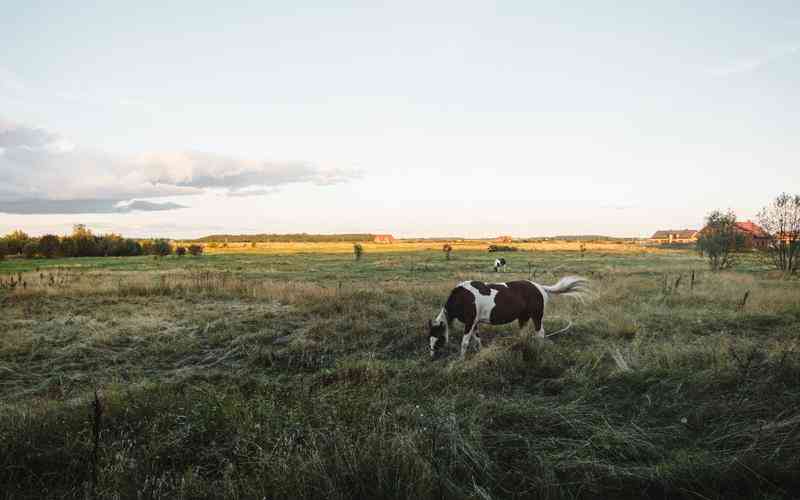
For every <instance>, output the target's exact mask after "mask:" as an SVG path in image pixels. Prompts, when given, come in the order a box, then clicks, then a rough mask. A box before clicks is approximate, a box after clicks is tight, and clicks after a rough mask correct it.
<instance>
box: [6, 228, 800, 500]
mask: <svg viewBox="0 0 800 500" xmlns="http://www.w3.org/2000/svg"><path fill="white" fill-rule="evenodd" d="M520 246H522V247H523V250H526V251H520V252H510V253H504V254H502V255H503V256H504V257H505V258H506V259H507V260H508V262H509V264H508V272H506V273H503V274H496V273H494V272H492V269H491V263H492V261H493V259H494V257H495V255H494V254H489V253H487V252H486V251H485V245H484V246H481V245H472V244H469V243H465V244H454V251H453V254H452V259H451V260H445V256H444V254H443V253H442V251H441V245H440V244H438V245H437V244H436V243H424V242H421V243H413V244H412V243H407V244H406V243H401V244H396V245H385V246H380V245H365V250H366V252H365V255H364V257H363V258H362V259H361V260H360V261H355V260H354V259H353V256H352V246H351V245H349V244H338V245H337V244H264V245H258V246H256V247H255V248H252V247H247V246H245V245H242V246H239V247H231V246H229V247H228V248H217V249H209V250H208V252H209V253H207V254H206V255H203V256H201V257H188V256H187V257H181V258H179V257H176V256H170V257H165V258H153V257H150V256H148V257H125V258H72V259H49V260H46V259H33V260H25V259H7V260H5V261H2V262H0V280H2V281H4V282H8V281H9V280H10V279H12V277H13V279H14V280H15V281H16V280H21V281H23V282H24V283H25V286H24V287H23V286H16V287H15V288H14V289H9V288H0V312H1V313H2V315H1V316H0V497H2V498H8V499H10V498H92V497H96V498H268V499H283V498H308V499H312V498H313V499H316V498H326V499H345V498H371V499H378V498H398V499H399V498H454V499H455V498H459V499H460V498H475V499H492V498H496V499H501V498H526V499H528V498H532V499H566V498H572V499H577V498H697V499H722V498H726V499H730V498H775V499H777V498H792V497H796V496H797V495H798V492H800V473H798V471H800V345H798V344H799V342H800V282H798V280H797V279H785V278H783V277H781V276H780V275H777V274H775V273H773V272H772V271H770V269H769V267H767V266H766V265H765V264H764V263H762V262H761V261H760V260H758V259H756V258H755V257H752V256H748V257H746V258H744V259H743V261H742V263H741V265H740V266H739V268H737V270H736V271H727V272H720V273H711V272H709V271H708V270H707V265H706V262H705V261H704V260H702V259H701V258H700V257H699V256H698V255H697V254H696V253H694V252H690V251H679V250H658V249H650V248H642V247H637V246H635V245H626V244H614V243H603V244H597V245H589V246H588V247H587V249H586V250H587V251H586V252H579V251H578V244H577V243H563V244H550V245H547V244H544V243H542V244H535V243H531V244H524V245H520ZM693 273H694V280H692V274H693ZM567 274H579V275H583V276H586V277H588V278H589V279H590V280H591V286H592V288H593V294H592V296H591V297H590V299H589V300H587V301H586V302H585V303H580V302H577V301H574V300H571V299H569V298H559V299H555V300H553V301H552V302H551V303H550V304H549V305H548V310H547V311H546V313H545V328H546V330H548V331H554V330H557V329H559V328H561V327H562V326H564V325H565V324H566V323H567V322H568V321H572V322H573V327H572V329H571V330H570V331H569V332H568V333H567V334H564V335H561V336H556V337H552V338H551V339H548V340H545V341H537V340H534V339H532V338H531V336H530V334H531V332H530V330H527V331H525V332H520V331H519V329H518V327H517V325H516V324H512V325H507V326H502V327H484V328H483V329H482V338H483V339H484V340H483V342H484V349H483V350H482V351H480V352H477V353H476V352H470V353H469V354H468V355H467V357H466V359H465V360H460V359H459V356H458V343H459V341H460V331H459V332H458V335H456V337H455V339H451V344H450V345H449V346H448V348H447V350H446V356H444V357H443V358H442V359H438V360H436V361H432V360H431V359H430V356H429V354H428V350H427V337H426V335H427V332H426V330H425V323H426V322H427V320H428V319H430V318H432V317H433V316H434V315H435V314H436V313H437V312H438V309H439V308H440V307H441V306H442V304H443V302H444V300H445V299H446V297H447V294H448V293H449V291H450V289H451V288H452V287H453V286H454V285H455V284H457V283H458V282H459V281H462V280H465V279H480V280H485V281H508V280H512V279H528V278H534V279H535V280H536V281H538V282H541V283H545V284H550V283H553V282H555V281H556V280H557V279H558V278H559V277H561V276H564V275H567ZM745 293H747V299H746V300H745ZM96 394H97V397H98V401H99V402H100V403H99V406H100V410H96V409H95V407H94V401H95V395H96ZM95 411H98V412H99V414H100V416H99V418H95V417H93V414H94V412H95ZM96 422H97V423H99V424H98V425H99V426H98V427H97V428H96V429H95V428H94V425H95V423H96Z"/></svg>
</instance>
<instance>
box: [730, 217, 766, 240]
mask: <svg viewBox="0 0 800 500" xmlns="http://www.w3.org/2000/svg"><path fill="white" fill-rule="evenodd" d="M736 227H737V228H738V229H739V230H740V231H744V232H745V233H750V234H752V235H753V236H754V237H756V238H768V237H769V234H767V232H766V231H764V230H763V229H762V228H761V227H760V226H758V225H757V224H755V223H754V222H752V221H746V222H737V223H736Z"/></svg>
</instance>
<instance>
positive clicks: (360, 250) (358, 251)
mask: <svg viewBox="0 0 800 500" xmlns="http://www.w3.org/2000/svg"><path fill="white" fill-rule="evenodd" d="M353 255H355V257H356V260H361V256H362V255H364V247H363V246H361V243H353Z"/></svg>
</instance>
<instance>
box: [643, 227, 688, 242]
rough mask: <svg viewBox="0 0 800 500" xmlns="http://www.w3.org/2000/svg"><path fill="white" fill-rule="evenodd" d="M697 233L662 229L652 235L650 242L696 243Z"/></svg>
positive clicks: (685, 230) (686, 230)
mask: <svg viewBox="0 0 800 500" xmlns="http://www.w3.org/2000/svg"><path fill="white" fill-rule="evenodd" d="M697 235H698V231H697V230H695V229H662V230H660V231H656V232H655V233H653V236H651V237H650V241H651V242H653V243H694V242H695V241H697Z"/></svg>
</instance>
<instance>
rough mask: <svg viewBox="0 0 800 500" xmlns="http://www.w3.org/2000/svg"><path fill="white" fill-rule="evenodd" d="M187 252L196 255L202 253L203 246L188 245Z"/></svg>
mask: <svg viewBox="0 0 800 500" xmlns="http://www.w3.org/2000/svg"><path fill="white" fill-rule="evenodd" d="M189 253H190V254H192V255H194V256H195V257H197V256H198V255H202V254H203V247H202V246H201V245H189Z"/></svg>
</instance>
